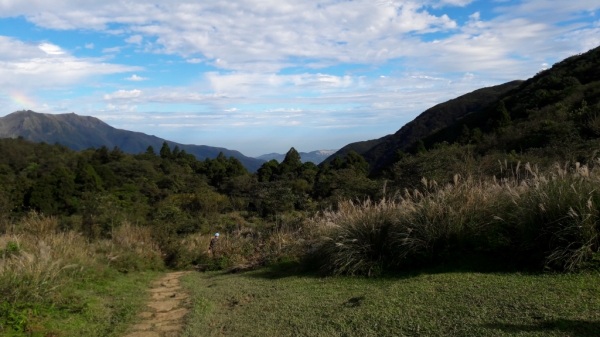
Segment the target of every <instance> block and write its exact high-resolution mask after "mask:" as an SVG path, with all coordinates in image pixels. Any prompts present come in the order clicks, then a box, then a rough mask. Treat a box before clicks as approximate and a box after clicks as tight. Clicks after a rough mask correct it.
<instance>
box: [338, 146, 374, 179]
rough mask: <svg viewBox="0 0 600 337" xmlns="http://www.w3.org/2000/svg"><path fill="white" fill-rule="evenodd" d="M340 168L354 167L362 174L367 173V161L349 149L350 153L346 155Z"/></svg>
mask: <svg viewBox="0 0 600 337" xmlns="http://www.w3.org/2000/svg"><path fill="white" fill-rule="evenodd" d="M342 168H349V169H354V170H355V171H357V172H360V173H362V174H367V173H369V163H367V161H366V160H365V158H363V156H361V155H360V154H358V153H356V152H355V151H350V153H348V154H347V155H346V158H345V161H344V164H343V165H342Z"/></svg>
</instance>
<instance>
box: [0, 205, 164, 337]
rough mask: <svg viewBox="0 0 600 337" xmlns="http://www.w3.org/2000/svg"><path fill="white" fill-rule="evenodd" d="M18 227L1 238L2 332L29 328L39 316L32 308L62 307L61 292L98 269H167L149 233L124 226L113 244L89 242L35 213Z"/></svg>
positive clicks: (0, 286)
mask: <svg viewBox="0 0 600 337" xmlns="http://www.w3.org/2000/svg"><path fill="white" fill-rule="evenodd" d="M15 228H16V229H18V230H13V231H11V232H10V233H7V234H4V235H0V250H1V251H2V252H3V253H2V254H1V255H0V298H2V303H0V305H1V310H0V331H2V329H3V326H9V327H11V328H12V329H15V330H18V331H19V329H23V328H25V327H26V326H27V322H29V319H30V318H31V317H34V316H36V313H35V312H31V310H30V309H31V308H32V307H36V306H39V305H45V306H53V305H56V304H64V303H65V301H66V300H65V299H64V298H63V297H62V291H63V290H64V289H66V288H68V287H69V286H71V285H73V283H74V282H78V281H81V280H85V279H86V278H87V277H88V276H89V275H90V273H94V272H95V271H96V270H101V269H103V268H114V269H117V270H119V271H132V270H148V269H160V268H162V267H163V262H162V260H161V255H160V251H159V250H158V246H157V245H156V244H155V243H154V242H153V240H152V237H151V235H150V231H149V230H148V229H147V228H139V227H134V226H131V225H129V224H127V223H126V224H124V225H122V226H120V227H118V228H115V229H113V232H112V239H110V240H109V239H106V240H98V241H94V242H90V241H88V239H87V238H85V237H83V236H82V235H80V234H78V233H75V232H73V231H69V232H60V233H57V232H56V228H57V221H56V219H54V218H52V217H44V216H42V215H40V214H37V213H30V214H29V215H28V216H27V217H25V218H24V219H22V220H21V223H19V224H18V226H15ZM25 312H27V315H25V314H23V313H25ZM24 317H25V318H24Z"/></svg>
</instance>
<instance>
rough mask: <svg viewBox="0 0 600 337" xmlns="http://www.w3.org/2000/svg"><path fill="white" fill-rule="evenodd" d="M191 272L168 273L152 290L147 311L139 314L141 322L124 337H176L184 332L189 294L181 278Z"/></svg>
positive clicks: (132, 327)
mask: <svg viewBox="0 0 600 337" xmlns="http://www.w3.org/2000/svg"><path fill="white" fill-rule="evenodd" d="M188 273H189V272H175V273H168V274H167V275H165V277H163V278H161V279H159V280H158V281H156V282H154V285H153V287H152V288H151V289H150V301H149V302H148V304H147V310H146V311H144V312H141V313H139V314H138V316H139V317H140V321H139V322H138V323H136V324H134V325H132V326H131V328H130V329H129V331H130V332H129V333H128V334H126V335H125V336H124V337H176V336H179V334H180V333H181V330H183V318H184V317H185V315H187V313H188V312H189V309H187V308H186V305H187V304H188V297H187V294H185V293H184V292H183V290H182V289H181V287H180V286H179V278H180V277H181V276H183V275H186V274H188Z"/></svg>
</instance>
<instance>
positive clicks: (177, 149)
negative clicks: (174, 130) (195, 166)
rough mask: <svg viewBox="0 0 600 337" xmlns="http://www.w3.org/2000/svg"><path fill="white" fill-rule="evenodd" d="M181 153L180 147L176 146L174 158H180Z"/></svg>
mask: <svg viewBox="0 0 600 337" xmlns="http://www.w3.org/2000/svg"><path fill="white" fill-rule="evenodd" d="M179 153H180V152H179V145H175V148H174V149H173V153H172V156H173V158H177V157H179Z"/></svg>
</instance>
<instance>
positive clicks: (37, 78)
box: [0, 0, 600, 157]
mask: <svg viewBox="0 0 600 337" xmlns="http://www.w3.org/2000/svg"><path fill="white" fill-rule="evenodd" d="M599 9H600V3H598V2H597V1H589V0H588V1H583V0H573V1H569V2H560V1H542V0H524V1H515V0H495V1H471V0H431V1H377V2H373V1H366V0H365V1H352V2H347V1H324V2H323V1H320V2H319V1H304V2H300V3H299V2H293V1H274V2H271V3H270V2H264V1H261V2H258V1H251V0H248V1H223V2H207V3H197V2H189V1H179V0H175V1H154V2H152V3H147V2H146V1H139V0H133V1H111V0H107V1H101V2H100V1H87V2H81V1H75V0H62V1H58V2H47V1H41V0H35V1H16V0H7V1H3V2H1V3H0V104H2V105H3V107H4V109H2V111H0V116H5V115H7V114H9V113H12V112H14V111H17V110H22V109H29V110H33V111H36V112H43V113H54V114H55V113H70V112H74V113H76V114H78V115H86V116H94V117H97V118H99V119H101V120H103V121H104V122H106V123H108V124H109V125H111V126H113V127H116V128H120V129H126V130H131V131H139V132H144V133H146V134H151V135H156V136H158V137H161V138H165V139H168V140H171V141H175V142H179V143H184V144H198V145H209V146H216V147H225V148H228V149H232V150H238V151H240V152H242V153H243V154H244V155H247V156H252V157H257V156H260V155H263V154H268V153H273V152H274V153H285V152H287V150H289V148H290V147H292V146H293V147H295V148H296V149H297V150H298V151H300V152H310V151H314V150H322V149H339V148H341V147H343V146H344V145H347V144H348V143H351V142H356V141H363V140H370V139H375V138H380V137H382V136H384V135H387V134H390V133H394V132H396V131H397V130H398V129H400V128H401V127H402V126H403V125H404V124H405V123H407V122H409V121H411V120H412V119H414V118H415V117H416V116H417V115H418V114H419V113H421V112H423V111H424V110H426V109H427V108H429V107H431V106H433V105H435V104H438V103H441V102H444V101H447V100H449V99H452V98H455V97H457V96H459V95H462V94H465V93H468V92H471V91H473V90H476V89H479V88H481V87H486V86H491V85H497V84H501V83H505V82H508V81H512V80H517V79H521V80H525V79H527V78H529V77H531V76H533V75H534V74H536V73H537V72H539V71H540V70H542V69H545V68H548V67H550V66H551V65H552V64H554V63H555V62H557V61H560V60H562V59H564V58H566V57H568V56H571V55H574V54H577V53H581V52H585V51H587V50H589V49H591V48H594V47H596V46H598V45H600V18H598V14H597V11H598V10H599Z"/></svg>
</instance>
